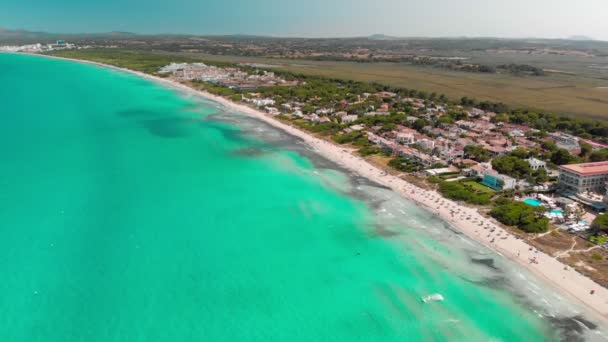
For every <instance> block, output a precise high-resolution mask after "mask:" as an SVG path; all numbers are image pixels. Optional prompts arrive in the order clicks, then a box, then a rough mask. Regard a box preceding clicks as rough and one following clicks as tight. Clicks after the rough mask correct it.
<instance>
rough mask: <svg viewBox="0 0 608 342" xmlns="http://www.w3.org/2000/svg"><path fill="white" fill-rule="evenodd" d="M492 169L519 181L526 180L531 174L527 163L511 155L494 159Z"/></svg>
mask: <svg viewBox="0 0 608 342" xmlns="http://www.w3.org/2000/svg"><path fill="white" fill-rule="evenodd" d="M492 168H493V169H494V170H496V171H498V172H500V173H503V174H505V175H509V176H511V177H514V178H517V179H522V178H525V177H526V176H527V175H529V174H530V172H531V170H530V165H529V164H528V162H527V161H525V160H524V159H521V158H518V157H516V156H511V155H506V156H502V157H497V158H494V159H493V160H492Z"/></svg>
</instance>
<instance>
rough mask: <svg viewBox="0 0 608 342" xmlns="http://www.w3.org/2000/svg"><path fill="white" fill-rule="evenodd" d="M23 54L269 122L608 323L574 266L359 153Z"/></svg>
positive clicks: (603, 302) (238, 108)
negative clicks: (416, 206)
mask: <svg viewBox="0 0 608 342" xmlns="http://www.w3.org/2000/svg"><path fill="white" fill-rule="evenodd" d="M18 54H21V55H31V56H37V57H46V58H52V59H59V60H67V61H73V62H78V63H86V64H90V65H95V66H98V67H103V68H110V69H113V70H118V71H122V72H125V73H128V74H131V75H136V76H138V77H142V78H144V79H146V80H150V81H153V82H155V83H159V84H161V85H163V86H167V87H169V88H171V89H175V90H179V91H184V92H185V93H188V94H193V95H196V96H201V97H203V98H206V99H208V100H210V101H213V102H216V103H217V104H219V105H220V106H222V107H223V108H225V109H227V110H230V111H234V112H238V113H242V114H244V115H247V116H250V117H253V118H255V119H258V120H260V121H262V122H265V123H266V124H268V125H270V126H272V127H274V128H276V129H279V130H281V131H283V132H285V133H287V134H289V135H291V136H294V137H297V138H300V139H301V140H303V141H304V142H305V143H306V144H307V145H309V146H310V147H311V148H312V149H313V151H314V152H315V153H317V154H319V155H321V156H323V157H324V158H327V159H329V160H330V161H332V162H334V163H336V164H338V165H340V166H341V167H343V168H344V169H347V170H349V171H350V172H353V173H355V174H357V175H359V176H362V177H365V178H367V179H369V180H371V181H373V182H375V183H377V184H380V185H382V186H386V187H388V188H390V189H391V190H392V191H394V192H396V193H397V194H399V195H400V196H401V197H403V198H405V199H406V200H410V201H413V202H414V203H415V204H416V205H418V206H420V207H422V208H424V209H425V210H428V211H430V212H431V213H433V214H435V215H437V216H438V217H439V218H440V219H442V220H444V221H445V222H447V223H448V224H450V225H451V226H453V227H455V228H456V229H457V230H458V231H460V232H462V233H464V234H465V235H466V236H467V237H468V238H470V239H472V240H475V241H477V242H478V243H480V244H482V245H484V246H486V247H487V248H489V249H491V250H492V251H494V252H495V253H497V254H498V255H499V256H501V257H504V258H507V259H509V260H511V261H512V262H514V263H517V264H519V265H520V266H521V267H524V268H525V269H527V270H528V271H530V272H531V273H533V274H534V275H536V276H537V277H539V278H540V279H541V280H544V281H545V282H547V283H548V284H550V285H551V286H553V287H554V288H555V289H557V290H558V292H559V293H560V294H564V295H565V296H567V297H569V299H571V300H572V301H573V302H578V303H579V304H581V306H583V307H584V308H587V309H589V310H588V311H589V312H590V313H591V314H593V318H596V319H598V320H600V321H602V322H608V289H606V288H604V287H602V286H600V285H599V284H597V283H595V282H594V281H593V280H591V279H590V278H587V277H586V276H584V275H582V274H580V273H578V272H577V271H575V270H574V269H571V268H570V267H567V269H566V268H565V267H566V265H564V264H563V263H561V262H560V261H558V260H557V259H556V258H554V257H552V256H549V255H547V254H545V253H542V252H538V253H536V252H535V249H534V248H533V247H531V246H530V245H528V244H527V243H525V242H524V241H522V240H518V239H516V238H515V237H514V236H513V235H511V234H510V233H509V232H508V231H506V230H504V229H503V228H501V226H500V224H498V223H497V222H496V221H494V219H491V218H486V217H484V216H482V215H481V214H480V213H479V212H478V211H477V209H473V208H469V207H466V206H464V205H461V204H458V203H456V202H454V201H452V200H449V199H446V198H443V197H442V196H441V194H439V193H438V192H437V191H434V190H432V191H431V190H424V189H421V188H419V187H417V186H415V185H413V184H410V183H408V182H407V181H405V180H403V179H401V178H398V177H396V176H393V175H390V174H386V173H385V172H384V171H383V170H381V169H378V168H377V167H375V166H373V165H372V164H370V163H368V162H367V161H365V160H364V159H363V158H361V157H359V156H356V155H354V154H353V153H352V152H353V151H349V149H347V148H344V147H342V146H339V145H335V144H333V143H330V142H328V141H325V140H322V139H319V138H317V137H314V136H313V135H311V134H309V133H307V132H305V131H302V130H300V129H298V128H296V127H293V126H290V125H288V124H286V123H284V122H281V121H279V120H277V119H274V118H273V117H272V116H269V115H267V114H266V113H264V112H262V111H259V110H257V109H255V108H252V107H249V106H247V105H244V104H239V103H235V102H232V101H230V100H228V99H226V98H223V97H221V96H218V95H213V94H210V93H208V92H205V91H201V90H197V89H194V88H191V87H189V86H187V85H184V84H182V83H179V82H177V81H174V80H172V79H167V78H161V77H157V76H153V75H149V74H145V73H143V72H139V71H134V70H129V69H125V68H120V67H116V66H112V65H106V64H103V63H98V62H92V61H86V60H78V59H72V58H62V57H56V56H48V55H41V54H32V53H18ZM492 230H493V232H492ZM530 248H532V250H530ZM531 258H536V260H538V263H532V262H530V260H531ZM591 290H595V294H593V295H591V294H590V291H591Z"/></svg>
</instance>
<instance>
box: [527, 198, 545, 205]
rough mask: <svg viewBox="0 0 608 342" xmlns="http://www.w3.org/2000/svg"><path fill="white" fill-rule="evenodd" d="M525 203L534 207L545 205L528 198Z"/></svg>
mask: <svg viewBox="0 0 608 342" xmlns="http://www.w3.org/2000/svg"><path fill="white" fill-rule="evenodd" d="M524 203H526V204H527V205H531V206H533V207H540V206H541V205H543V202H541V201H539V200H537V199H534V198H526V199H525V200H524Z"/></svg>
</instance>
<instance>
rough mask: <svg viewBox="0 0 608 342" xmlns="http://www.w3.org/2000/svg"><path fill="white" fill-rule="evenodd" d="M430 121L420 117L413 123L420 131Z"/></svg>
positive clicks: (414, 127)
mask: <svg viewBox="0 0 608 342" xmlns="http://www.w3.org/2000/svg"><path fill="white" fill-rule="evenodd" d="M427 125H428V123H427V122H426V120H424V119H418V120H416V121H414V123H413V124H412V128H413V129H415V130H417V131H420V130H421V129H422V128H423V127H424V126H427Z"/></svg>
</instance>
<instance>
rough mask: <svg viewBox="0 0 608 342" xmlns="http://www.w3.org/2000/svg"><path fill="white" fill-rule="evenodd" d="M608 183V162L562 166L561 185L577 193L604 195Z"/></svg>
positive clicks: (560, 169) (560, 171)
mask: <svg viewBox="0 0 608 342" xmlns="http://www.w3.org/2000/svg"><path fill="white" fill-rule="evenodd" d="M606 181H608V162H597V163H584V164H572V165H562V166H560V167H559V184H560V185H561V186H562V187H564V188H566V189H567V190H571V191H574V192H575V193H582V192H598V193H604V191H605V183H606Z"/></svg>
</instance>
